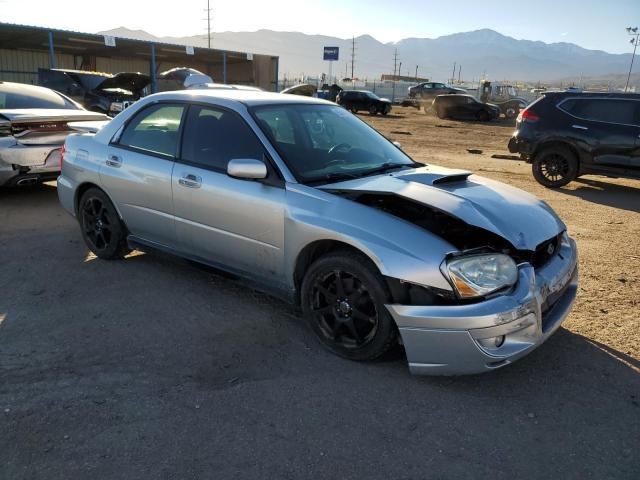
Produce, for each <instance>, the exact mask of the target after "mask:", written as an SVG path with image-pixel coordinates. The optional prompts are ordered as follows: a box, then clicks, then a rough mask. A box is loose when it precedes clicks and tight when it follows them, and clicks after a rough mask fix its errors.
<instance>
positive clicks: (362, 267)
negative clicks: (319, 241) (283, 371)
mask: <svg viewBox="0 0 640 480" xmlns="http://www.w3.org/2000/svg"><path fill="white" fill-rule="evenodd" d="M389 301H390V294H389V291H388V288H387V286H386V284H385V282H384V280H383V278H382V277H381V275H380V273H379V272H378V271H377V269H376V267H375V266H374V265H373V264H372V263H371V261H370V260H369V259H367V258H366V257H363V256H362V255H359V254H356V253H352V252H348V251H342V252H336V253H330V254H328V255H326V256H324V257H321V258H320V259H318V260H316V261H315V262H314V263H313V264H312V265H311V267H310V268H309V269H308V271H307V272H306V274H305V277H304V280H303V282H302V286H301V303H302V310H303V312H304V316H305V318H306V319H307V321H308V323H309V325H310V327H311V329H312V330H313V331H314V333H315V334H316V335H317V337H318V339H319V340H320V342H321V343H322V344H323V345H324V346H325V347H326V348H327V349H328V350H329V351H331V352H333V353H335V354H336V355H339V356H341V357H344V358H348V359H350V360H355V361H367V360H374V359H376V358H378V357H379V356H381V355H382V354H384V353H385V352H386V351H387V350H389V348H391V346H393V345H394V344H395V343H396V340H397V335H398V334H397V328H396V325H395V323H394V321H393V319H392V318H391V315H390V314H389V312H388V311H387V308H386V307H385V303H388V302H389Z"/></svg>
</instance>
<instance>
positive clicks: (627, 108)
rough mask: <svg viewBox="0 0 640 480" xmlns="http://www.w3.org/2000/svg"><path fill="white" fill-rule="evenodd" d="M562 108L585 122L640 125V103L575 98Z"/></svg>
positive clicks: (563, 104) (561, 106)
mask: <svg viewBox="0 0 640 480" xmlns="http://www.w3.org/2000/svg"><path fill="white" fill-rule="evenodd" d="M560 108H561V109H562V110H565V111H566V112H569V113H570V114H571V115H574V116H576V117H578V118H583V119H585V120H593V121H597V122H608V123H621V124H625V125H640V102H637V101H634V100H624V99H604V98H602V99H599V98H592V99H591V98H590V99H587V98H573V99H569V100H567V101H565V102H563V103H562V104H561V105H560Z"/></svg>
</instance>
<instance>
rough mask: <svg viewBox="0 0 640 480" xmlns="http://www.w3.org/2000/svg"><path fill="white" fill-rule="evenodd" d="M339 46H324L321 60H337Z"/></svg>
mask: <svg viewBox="0 0 640 480" xmlns="http://www.w3.org/2000/svg"><path fill="white" fill-rule="evenodd" d="M339 52H340V47H324V56H323V57H322V59H323V60H338V56H339Z"/></svg>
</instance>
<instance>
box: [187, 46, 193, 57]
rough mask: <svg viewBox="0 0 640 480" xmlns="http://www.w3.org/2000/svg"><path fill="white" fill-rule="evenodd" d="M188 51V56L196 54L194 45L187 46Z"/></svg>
mask: <svg viewBox="0 0 640 480" xmlns="http://www.w3.org/2000/svg"><path fill="white" fill-rule="evenodd" d="M186 50H187V55H193V54H194V53H195V52H194V51H193V46H192V45H187V46H186Z"/></svg>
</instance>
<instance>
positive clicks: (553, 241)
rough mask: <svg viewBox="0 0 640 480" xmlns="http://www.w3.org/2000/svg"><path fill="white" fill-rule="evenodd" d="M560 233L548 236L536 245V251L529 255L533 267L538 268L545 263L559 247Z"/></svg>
mask: <svg viewBox="0 0 640 480" xmlns="http://www.w3.org/2000/svg"><path fill="white" fill-rule="evenodd" d="M561 236H562V235H558V236H556V237H553V238H550V239H549V240H546V241H544V242H542V243H541V244H540V245H538V246H537V247H536V251H535V252H534V253H533V256H532V257H531V264H532V265H533V267H534V268H540V267H542V266H544V265H546V264H547V262H548V261H549V260H551V258H552V257H553V256H554V255H555V254H556V253H558V250H559V249H560V238H561Z"/></svg>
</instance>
